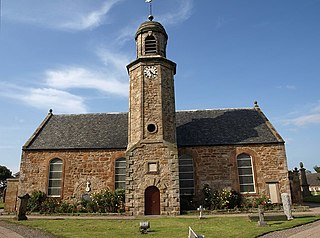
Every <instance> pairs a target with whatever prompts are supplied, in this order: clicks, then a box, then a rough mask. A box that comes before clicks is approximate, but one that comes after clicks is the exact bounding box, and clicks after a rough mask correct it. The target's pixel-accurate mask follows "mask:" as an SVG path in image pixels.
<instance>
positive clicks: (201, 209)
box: [197, 205, 206, 219]
mask: <svg viewBox="0 0 320 238" xmlns="http://www.w3.org/2000/svg"><path fill="white" fill-rule="evenodd" d="M197 210H198V211H199V219H202V218H204V217H203V213H202V212H203V211H204V210H206V209H205V208H204V207H202V205H200V206H199V207H198V208H197Z"/></svg>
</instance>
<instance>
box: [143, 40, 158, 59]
mask: <svg viewBox="0 0 320 238" xmlns="http://www.w3.org/2000/svg"><path fill="white" fill-rule="evenodd" d="M156 53H157V41H156V38H154V36H147V37H146V39H145V54H146V55H147V54H156Z"/></svg>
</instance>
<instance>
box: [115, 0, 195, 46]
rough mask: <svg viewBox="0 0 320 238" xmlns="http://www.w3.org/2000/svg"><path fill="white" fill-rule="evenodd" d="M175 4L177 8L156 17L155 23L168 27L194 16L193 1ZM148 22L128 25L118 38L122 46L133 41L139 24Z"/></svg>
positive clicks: (140, 20)
mask: <svg viewBox="0 0 320 238" xmlns="http://www.w3.org/2000/svg"><path fill="white" fill-rule="evenodd" d="M175 2H177V4H178V6H177V7H174V8H173V10H172V11H171V12H169V13H166V14H163V15H155V21H158V22H160V23H161V24H163V25H164V26H165V27H167V26H170V25H176V24H180V23H182V22H184V21H186V20H188V19H189V18H190V17H191V15H192V9H193V0H176V1H175ZM170 4H171V3H170ZM172 4H173V3H172ZM146 20H147V19H144V20H143V19H138V20H137V21H135V22H132V23H131V24H128V25H127V26H126V27H124V28H122V29H121V30H120V33H119V36H118V37H117V41H118V42H119V43H120V44H122V43H124V42H126V41H128V40H132V39H133V37H134V35H135V33H136V31H137V27H138V26H139V24H140V23H141V22H142V21H146Z"/></svg>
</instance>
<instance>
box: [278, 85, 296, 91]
mask: <svg viewBox="0 0 320 238" xmlns="http://www.w3.org/2000/svg"><path fill="white" fill-rule="evenodd" d="M276 88H277V89H287V90H296V89H297V87H296V86H294V85H285V86H282V85H279V86H276Z"/></svg>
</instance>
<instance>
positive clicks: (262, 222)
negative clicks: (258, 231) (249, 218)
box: [258, 205, 268, 226]
mask: <svg viewBox="0 0 320 238" xmlns="http://www.w3.org/2000/svg"><path fill="white" fill-rule="evenodd" d="M258 212H259V221H258V226H267V225H268V224H267V222H265V220H264V208H263V206H262V205H259V207H258Z"/></svg>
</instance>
